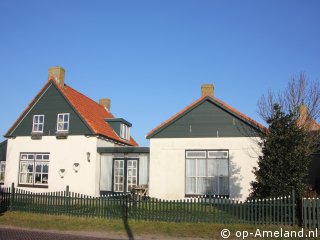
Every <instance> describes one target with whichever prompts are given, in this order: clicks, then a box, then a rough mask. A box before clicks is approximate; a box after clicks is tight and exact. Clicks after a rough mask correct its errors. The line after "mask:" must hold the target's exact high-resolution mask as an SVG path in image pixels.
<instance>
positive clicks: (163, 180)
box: [149, 137, 260, 200]
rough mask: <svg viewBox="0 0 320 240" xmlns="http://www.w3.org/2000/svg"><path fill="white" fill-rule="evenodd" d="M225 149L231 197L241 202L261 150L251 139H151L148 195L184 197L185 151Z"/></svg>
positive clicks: (167, 197) (170, 197) (246, 194)
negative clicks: (227, 151) (227, 152)
mask: <svg viewBox="0 0 320 240" xmlns="http://www.w3.org/2000/svg"><path fill="white" fill-rule="evenodd" d="M188 149H189V150H195V149H197V150H198V149H199V150H201V149H207V150H208V149H212V150H215V149H228V150H229V160H230V162H229V174H230V176H229V179H230V180H229V181H230V182H229V189H230V197H232V198H238V199H241V200H244V199H245V198H246V197H247V196H248V195H249V190H250V182H251V181H252V180H254V175H253V173H252V170H253V167H254V166H257V160H258V155H259V153H260V148H259V146H258V145H257V139H253V138H242V137H241V138H240V137H239V138H165V139H164V138H153V139H151V140H150V180H149V192H150V196H152V197H157V198H162V199H182V198H184V197H185V150H188Z"/></svg>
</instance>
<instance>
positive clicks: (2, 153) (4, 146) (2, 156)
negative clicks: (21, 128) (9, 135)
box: [0, 140, 8, 161]
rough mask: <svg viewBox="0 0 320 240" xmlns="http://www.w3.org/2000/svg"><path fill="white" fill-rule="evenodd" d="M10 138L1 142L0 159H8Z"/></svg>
mask: <svg viewBox="0 0 320 240" xmlns="http://www.w3.org/2000/svg"><path fill="white" fill-rule="evenodd" d="M7 144H8V140H5V141H3V142H2V143H0V161H6V158H7Z"/></svg>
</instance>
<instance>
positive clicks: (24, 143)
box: [5, 136, 114, 196]
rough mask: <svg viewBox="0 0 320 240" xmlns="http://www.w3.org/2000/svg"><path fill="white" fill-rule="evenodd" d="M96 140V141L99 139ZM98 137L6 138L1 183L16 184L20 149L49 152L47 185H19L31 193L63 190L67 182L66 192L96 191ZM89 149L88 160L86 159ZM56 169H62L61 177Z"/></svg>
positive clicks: (92, 192)
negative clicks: (63, 174)
mask: <svg viewBox="0 0 320 240" xmlns="http://www.w3.org/2000/svg"><path fill="white" fill-rule="evenodd" d="M99 141H100V140H99ZM100 144H101V145H104V146H114V144H112V143H109V142H104V143H102V142H100ZM97 145H98V139H97V138H95V137H85V136H68V138H67V139H60V140H58V139H56V137H55V136H44V137H42V139H41V140H31V138H30V137H17V138H15V139H9V140H8V148H7V165H6V177H5V186H11V183H14V184H15V186H18V175H19V157H20V153H21V152H49V153H50V164H49V179H48V188H33V187H30V188H29V187H22V189H25V190H30V191H33V192H48V191H63V190H65V188H66V186H67V185H69V188H70V191H72V192H77V193H82V194H88V195H92V196H93V195H98V194H99V174H100V156H99V154H98V153H97ZM87 152H90V162H89V161H88V160H87ZM73 163H79V164H80V169H79V171H78V172H75V170H74V169H73ZM59 169H65V170H66V173H65V176H64V177H63V178H61V176H60V175H59Z"/></svg>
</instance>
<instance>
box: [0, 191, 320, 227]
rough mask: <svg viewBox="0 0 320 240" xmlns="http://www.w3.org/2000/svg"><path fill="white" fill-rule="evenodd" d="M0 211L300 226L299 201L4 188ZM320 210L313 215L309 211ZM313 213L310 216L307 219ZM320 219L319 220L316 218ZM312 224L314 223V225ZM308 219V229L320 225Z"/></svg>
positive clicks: (292, 198)
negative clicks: (40, 191)
mask: <svg viewBox="0 0 320 240" xmlns="http://www.w3.org/2000/svg"><path fill="white" fill-rule="evenodd" d="M0 193H1V199H0V200H1V209H2V211H5V210H12V211H26V212H33V213H44V214H52V215H68V216H80V217H99V218H107V219H121V218H126V219H132V220H146V221H168V222H210V223H239V224H255V225H262V224H279V225H295V224H296V223H297V221H296V211H297V210H296V201H295V197H294V192H293V193H292V195H291V196H286V197H281V198H274V199H263V200H254V201H247V202H241V201H238V200H234V199H228V198H219V197H216V196H203V197H198V198H189V199H185V200H175V201H169V200H162V199H156V198H150V197H145V196H138V195H131V194H113V195H104V196H100V197H91V196H87V195H83V194H78V193H74V192H70V191H69V188H68V187H67V188H66V190H65V191H60V192H50V193H33V192H28V191H25V190H22V189H18V188H15V187H14V186H13V185H12V187H11V188H2V189H1V190H0ZM305 204H306V206H309V205H307V204H311V205H310V206H311V207H306V211H305V215H306V216H309V215H310V216H311V217H315V216H318V215H319V213H320V211H319V210H317V209H319V206H320V204H319V202H317V204H316V206H314V205H312V204H313V203H309V202H307V201H305ZM310 208H311V209H316V210H314V212H312V213H311V214H310V213H309V212H307V210H308V209H310ZM308 214H309V215H308ZM317 219H318V220H319V218H317ZM310 221H311V222H310ZM318 225H319V223H318V222H317V224H315V222H314V221H313V220H309V222H308V223H307V225H306V226H307V227H314V226H318Z"/></svg>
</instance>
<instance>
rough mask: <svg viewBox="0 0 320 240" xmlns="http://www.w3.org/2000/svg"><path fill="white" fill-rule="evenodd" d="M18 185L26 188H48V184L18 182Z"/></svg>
mask: <svg viewBox="0 0 320 240" xmlns="http://www.w3.org/2000/svg"><path fill="white" fill-rule="evenodd" d="M18 187H28V188H48V185H29V184H18Z"/></svg>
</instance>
